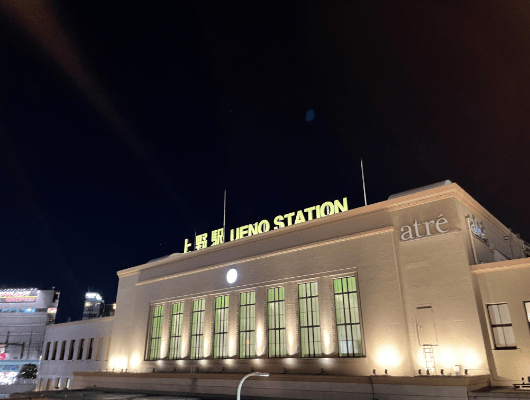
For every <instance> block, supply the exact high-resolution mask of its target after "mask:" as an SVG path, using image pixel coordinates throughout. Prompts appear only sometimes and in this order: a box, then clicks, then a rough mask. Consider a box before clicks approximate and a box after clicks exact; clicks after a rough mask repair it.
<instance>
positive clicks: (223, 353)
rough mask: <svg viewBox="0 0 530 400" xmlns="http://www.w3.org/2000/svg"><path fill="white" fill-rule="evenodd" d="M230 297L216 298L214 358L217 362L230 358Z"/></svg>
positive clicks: (226, 295) (225, 295)
mask: <svg viewBox="0 0 530 400" xmlns="http://www.w3.org/2000/svg"><path fill="white" fill-rule="evenodd" d="M229 307H230V295H228V294H224V295H221V296H216V297H215V308H214V329H213V358H214V359H216V360H220V359H224V358H229V354H228V351H229V348H228V313H229Z"/></svg>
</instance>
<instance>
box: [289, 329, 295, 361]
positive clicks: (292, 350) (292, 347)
mask: <svg viewBox="0 0 530 400" xmlns="http://www.w3.org/2000/svg"><path fill="white" fill-rule="evenodd" d="M287 354H289V355H290V356H294V355H295V354H296V338H295V337H294V333H293V332H289V333H288V334H287Z"/></svg>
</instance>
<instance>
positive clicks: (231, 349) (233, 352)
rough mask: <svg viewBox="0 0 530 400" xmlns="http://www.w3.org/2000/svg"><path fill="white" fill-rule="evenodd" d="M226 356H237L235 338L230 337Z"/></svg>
mask: <svg viewBox="0 0 530 400" xmlns="http://www.w3.org/2000/svg"><path fill="white" fill-rule="evenodd" d="M228 354H230V356H231V357H232V356H236V355H237V341H236V338H235V337H231V338H230V339H229V340H228Z"/></svg>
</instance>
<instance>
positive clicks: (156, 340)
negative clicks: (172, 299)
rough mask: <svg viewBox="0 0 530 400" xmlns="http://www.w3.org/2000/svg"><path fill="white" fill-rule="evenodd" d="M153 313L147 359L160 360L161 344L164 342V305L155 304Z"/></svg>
mask: <svg viewBox="0 0 530 400" xmlns="http://www.w3.org/2000/svg"><path fill="white" fill-rule="evenodd" d="M151 313H152V314H151V330H150V334H149V342H148V345H149V346H148V349H147V359H148V360H159V359H160V344H161V342H162V320H163V318H164V306H154V307H153V309H152V311H151Z"/></svg>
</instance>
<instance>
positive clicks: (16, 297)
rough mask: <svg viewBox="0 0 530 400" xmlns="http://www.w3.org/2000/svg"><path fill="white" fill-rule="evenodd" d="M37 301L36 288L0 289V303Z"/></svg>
mask: <svg viewBox="0 0 530 400" xmlns="http://www.w3.org/2000/svg"><path fill="white" fill-rule="evenodd" d="M35 301H37V289H7V290H6V289H4V290H0V303H34V302H35Z"/></svg>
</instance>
